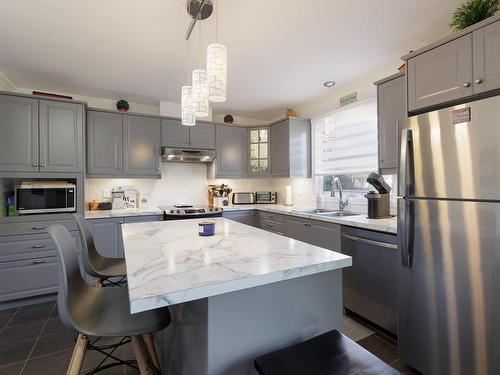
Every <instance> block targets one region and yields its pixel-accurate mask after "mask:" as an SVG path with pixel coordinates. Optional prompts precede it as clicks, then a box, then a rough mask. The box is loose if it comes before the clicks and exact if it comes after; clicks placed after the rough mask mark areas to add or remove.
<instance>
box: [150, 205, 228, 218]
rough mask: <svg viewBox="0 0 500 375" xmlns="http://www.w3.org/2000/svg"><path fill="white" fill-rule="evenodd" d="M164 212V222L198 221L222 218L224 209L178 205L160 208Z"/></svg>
mask: <svg viewBox="0 0 500 375" xmlns="http://www.w3.org/2000/svg"><path fill="white" fill-rule="evenodd" d="M159 208H160V210H163V219H164V220H182V219H198V218H205V217H221V216H222V208H212V207H208V206H193V205H189V204H182V205H176V206H173V207H159Z"/></svg>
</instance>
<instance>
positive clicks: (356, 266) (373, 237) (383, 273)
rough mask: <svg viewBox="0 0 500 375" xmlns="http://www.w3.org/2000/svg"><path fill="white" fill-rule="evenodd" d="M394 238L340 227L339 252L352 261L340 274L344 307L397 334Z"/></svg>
mask: <svg viewBox="0 0 500 375" xmlns="http://www.w3.org/2000/svg"><path fill="white" fill-rule="evenodd" d="M396 243H397V241H396V236H395V235H392V234H388V233H380V232H374V231H370V230H364V229H357V228H350V227H344V226H342V253H344V254H346V255H349V256H351V257H352V258H353V265H352V267H348V268H345V269H344V270H343V271H342V288H343V302H344V307H345V308H347V309H348V310H350V311H353V312H355V313H356V314H358V315H360V316H362V317H364V318H365V319H368V320H370V321H372V322H373V323H375V324H377V325H379V326H380V327H382V328H384V329H387V330H388V331H390V332H392V333H394V334H397V311H398V310H397V272H398V264H399V261H400V257H399V253H398V249H397V245H396Z"/></svg>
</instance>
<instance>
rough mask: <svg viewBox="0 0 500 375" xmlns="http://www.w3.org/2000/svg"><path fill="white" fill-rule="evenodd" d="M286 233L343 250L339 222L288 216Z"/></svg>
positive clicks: (321, 245) (329, 247) (306, 240)
mask: <svg viewBox="0 0 500 375" xmlns="http://www.w3.org/2000/svg"><path fill="white" fill-rule="evenodd" d="M285 235H286V236H287V237H290V238H293V239H296V240H298V241H303V242H307V243H309V244H311V245H316V246H319V247H323V248H325V249H329V250H333V251H339V252H340V251H341V249H340V225H339V224H334V223H326V222H320V221H316V220H309V219H302V218H299V217H294V216H290V217H287V218H286V222H285Z"/></svg>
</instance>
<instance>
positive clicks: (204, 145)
mask: <svg viewBox="0 0 500 375" xmlns="http://www.w3.org/2000/svg"><path fill="white" fill-rule="evenodd" d="M188 128H189V147H191V148H201V149H208V150H215V125H214V124H209V123H206V122H199V123H196V125H195V126H188Z"/></svg>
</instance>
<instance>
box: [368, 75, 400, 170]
mask: <svg viewBox="0 0 500 375" xmlns="http://www.w3.org/2000/svg"><path fill="white" fill-rule="evenodd" d="M375 84H376V85H377V100H378V146H379V169H380V171H381V172H382V173H384V172H386V173H394V172H396V169H397V167H398V122H399V121H403V120H404V119H405V118H406V117H407V112H406V102H405V76H404V74H396V75H394V76H391V77H388V78H386V79H384V80H381V81H378V82H376V83H375Z"/></svg>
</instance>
